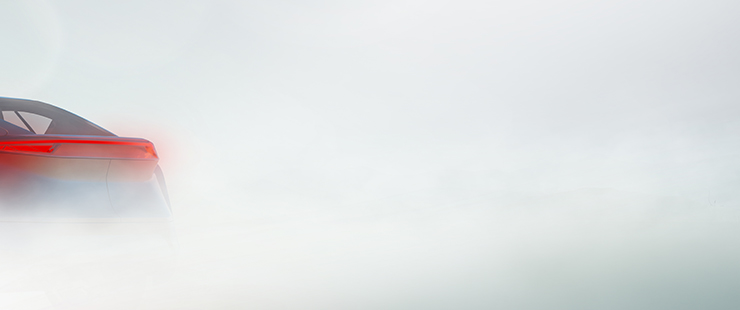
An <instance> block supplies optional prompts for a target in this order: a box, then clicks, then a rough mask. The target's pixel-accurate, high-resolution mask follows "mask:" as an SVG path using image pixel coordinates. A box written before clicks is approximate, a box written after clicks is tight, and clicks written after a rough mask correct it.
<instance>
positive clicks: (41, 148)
mask: <svg viewBox="0 0 740 310" xmlns="http://www.w3.org/2000/svg"><path fill="white" fill-rule="evenodd" d="M0 151H5V152H22V153H42V154H43V153H46V154H49V153H51V152H53V151H54V145H48V144H40V145H39V144H36V145H34V144H11V145H3V144H0Z"/></svg>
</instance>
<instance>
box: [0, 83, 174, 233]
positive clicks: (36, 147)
mask: <svg viewBox="0 0 740 310" xmlns="http://www.w3.org/2000/svg"><path fill="white" fill-rule="evenodd" d="M0 111H2V113H0V221H32V222H37V221H41V222H46V221H52V222H54V221H63V222H65V221H73V222H88V221H89V222H141V221H144V222H146V221H170V220H171V219H172V212H171V208H170V204H169V197H168V193H167V188H166V185H165V182H164V176H163V174H162V170H161V169H160V167H159V165H158V162H159V158H158V155H157V152H156V150H155V148H154V145H153V144H152V142H150V141H148V140H145V139H141V138H125V137H119V136H116V135H115V134H113V133H112V132H110V131H108V130H106V129H103V128H102V127H100V126H98V125H96V124H94V123H92V122H90V121H88V120H86V119H84V118H82V117H80V116H77V115H75V114H73V113H70V112H68V111H66V110H63V109H61V108H58V107H55V106H52V105H49V104H46V103H43V102H39V101H33V100H25V99H14V98H0Z"/></svg>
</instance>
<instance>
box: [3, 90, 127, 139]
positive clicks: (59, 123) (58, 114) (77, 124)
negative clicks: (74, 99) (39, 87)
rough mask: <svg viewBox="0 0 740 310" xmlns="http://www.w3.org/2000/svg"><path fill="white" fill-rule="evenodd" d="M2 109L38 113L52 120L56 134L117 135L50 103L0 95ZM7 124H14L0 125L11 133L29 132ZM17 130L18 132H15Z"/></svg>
mask: <svg viewBox="0 0 740 310" xmlns="http://www.w3.org/2000/svg"><path fill="white" fill-rule="evenodd" d="M0 110H2V111H22V112H28V113H34V114H38V115H41V116H44V117H47V118H50V119H51V120H52V124H53V127H54V128H55V129H54V130H55V131H56V132H54V133H55V134H73V135H94V136H115V134H113V133H112V132H110V131H108V130H106V129H104V128H102V127H100V126H98V125H96V124H94V123H92V122H90V121H88V120H86V119H84V118H82V117H80V116H78V115H76V114H74V113H72V112H69V111H67V110H64V109H61V108H58V107H55V106H53V105H50V104H48V103H44V102H41V101H36V100H28V99H18V98H7V97H0ZM6 124H9V125H11V126H14V125H12V124H10V123H8V122H2V123H0V127H3V128H5V129H6V130H7V131H8V133H9V134H28V133H30V132H29V131H27V130H25V129H23V128H20V127H18V126H14V127H17V129H20V130H23V131H24V132H26V133H20V132H18V131H17V129H15V128H12V127H11V128H7V127H6V126H7V125H6ZM14 132H17V133H14Z"/></svg>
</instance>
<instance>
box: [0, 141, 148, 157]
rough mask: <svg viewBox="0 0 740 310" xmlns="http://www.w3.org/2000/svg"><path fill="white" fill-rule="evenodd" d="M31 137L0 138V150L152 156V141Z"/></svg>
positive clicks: (85, 154)
mask: <svg viewBox="0 0 740 310" xmlns="http://www.w3.org/2000/svg"><path fill="white" fill-rule="evenodd" d="M137 140H138V141H136V140H134V141H131V140H108V139H105V140H92V139H33V140H26V139H24V140H15V141H2V142H0V152H11V153H28V154H38V155H44V154H47V155H52V156H60V157H87V158H123V159H126V158H129V159H156V158H157V152H156V151H155V150H154V145H153V144H152V143H151V142H149V141H146V140H142V139H137Z"/></svg>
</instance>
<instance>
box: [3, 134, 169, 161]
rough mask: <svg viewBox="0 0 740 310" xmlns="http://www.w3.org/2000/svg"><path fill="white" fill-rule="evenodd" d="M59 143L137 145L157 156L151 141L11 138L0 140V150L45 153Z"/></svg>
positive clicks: (50, 151)
mask: <svg viewBox="0 0 740 310" xmlns="http://www.w3.org/2000/svg"><path fill="white" fill-rule="evenodd" d="M59 144H102V145H121V146H139V147H143V148H144V150H146V153H147V154H149V155H151V156H152V157H154V158H157V157H158V156H157V151H156V150H155V149H154V145H153V144H152V143H151V142H148V141H147V142H137V141H107V140H90V139H38V140H36V139H33V140H11V141H2V142H0V151H6V152H28V153H46V154H51V153H52V152H54V149H55V148H56V147H57V146H58V145H59Z"/></svg>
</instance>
